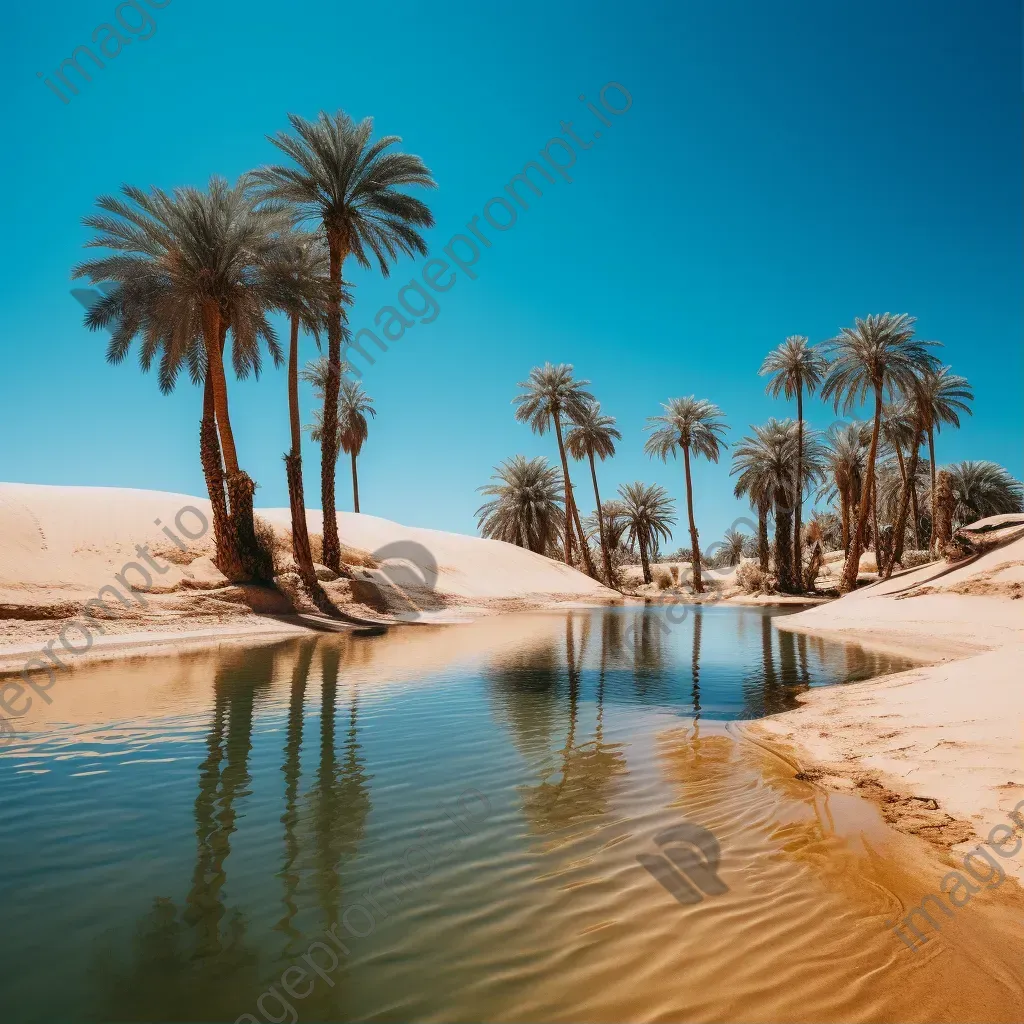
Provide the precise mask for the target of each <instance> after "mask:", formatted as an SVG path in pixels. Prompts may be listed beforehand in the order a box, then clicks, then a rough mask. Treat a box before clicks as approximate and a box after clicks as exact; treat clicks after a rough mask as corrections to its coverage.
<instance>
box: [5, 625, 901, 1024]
mask: <svg viewBox="0 0 1024 1024" xmlns="http://www.w3.org/2000/svg"><path fill="white" fill-rule="evenodd" d="M903 667H906V663H902V662H899V661H897V660H895V659H892V658H889V657H885V656H879V655H873V654H869V653H867V652H865V651H864V650H862V649H860V648H857V647H847V646H842V645H837V644H832V643H825V642H822V641H817V640H811V639H808V638H806V637H804V636H798V635H794V634H790V633H786V632H780V631H777V630H775V629H774V628H773V626H772V615H771V613H769V612H767V611H764V610H760V609H736V608H716V607H710V608H705V609H703V610H699V609H698V610H696V611H693V610H691V612H690V614H689V615H688V616H687V618H686V619H685V621H684V622H682V623H681V624H679V625H669V624H668V623H667V620H666V618H665V609H664V608H647V609H630V608H614V609H607V610H594V611H589V610H580V611H573V612H569V613H557V614H556V613H543V614H541V613H538V614H522V615H513V616H503V617H501V618H500V619H494V620H485V621H483V622H481V623H477V624H474V625H470V626H459V627H428V626H422V627H410V628H407V629H403V630H398V631H392V633H390V634H389V635H387V636H383V637H376V638H367V639H351V638H346V637H333V636H332V637H319V638H313V639H289V640H284V641H277V642H264V643H260V644H256V645H250V646H240V645H232V644H224V645H222V646H221V647H220V648H218V649H214V650H207V651H202V652H198V653H193V654H188V655H179V656H168V657H162V658H152V659H148V660H142V659H137V660H134V661H129V662H123V663H117V664H109V665H97V666H94V667H89V668H83V669H81V670H79V671H76V672H75V673H73V675H72V677H71V678H70V679H69V681H68V682H66V683H65V684H64V686H65V687H66V688H68V689H66V690H64V691H61V692H58V691H54V704H53V706H52V708H51V709H49V711H50V717H49V718H48V719H47V720H46V721H45V722H39V723H28V726H27V727H28V728H29V730H30V731H29V732H27V734H26V737H27V738H23V741H19V743H18V744H17V745H15V746H13V747H8V748H6V749H4V750H3V752H2V755H0V865H2V868H3V870H2V874H0V906H2V907H3V930H2V933H0V977H2V983H3V984H2V989H3V996H2V999H3V1009H2V1012H0V1019H2V1020H4V1021H15V1022H25V1024H30V1022H52V1021H57V1020H61V1021H73V1022H92V1021H108V1020H109V1021H129V1020H135V1021H157V1020H159V1021H214V1020H215V1021H220V1020H225V1021H235V1020H237V1019H241V1020H248V1019H250V1017H251V1018H252V1019H256V1020H268V1021H273V1020H275V1019H276V1020H279V1021H285V1020H289V1021H290V1020H294V1019H301V1020H311V1021H312V1020H329V1021H342V1020H350V1019H375V1020H396V1021H398V1020H411V1019H417V1020H419V1019H437V1020H447V1019H467V1020H468V1019H474V1018H480V1019H482V1018H484V1017H487V1016H494V1015H496V1014H498V1013H499V1010H497V1009H496V1008H499V1007H500V1008H502V1009H501V1010H500V1015H503V1016H507V1017H509V1018H518V1019H529V1018H530V1016H531V1014H532V1013H534V1012H541V1013H543V1014H545V1015H548V1016H551V1015H554V1016H559V1015H560V1014H569V1015H571V1012H572V1011H571V1005H572V1004H571V998H572V997H571V996H570V994H569V993H571V992H572V990H573V988H574V986H573V985H572V984H569V983H567V982H566V983H565V984H563V985H562V986H561V989H560V991H561V992H562V993H564V995H562V996H551V997H549V998H550V999H554V1000H555V1002H554V1003H552V1002H547V1003H544V1002H541V1003H536V1004H531V1003H530V1002H529V999H528V997H527V996H525V995H524V993H525V991H526V989H527V988H528V987H529V985H532V984H536V985H541V982H542V981H543V980H545V979H547V978H549V976H550V974H551V972H553V971H556V970H564V969H568V967H569V965H568V964H565V963H564V962H562V961H561V960H560V957H561V955H562V954H560V953H559V950H562V953H563V954H564V952H565V949H566V946H565V942H564V939H560V938H558V933H559V929H560V928H563V927H565V924H566V922H567V921H569V920H572V919H573V914H574V913H576V912H578V907H579V906H580V904H578V903H573V902H572V898H573V897H572V894H573V893H574V892H575V891H576V887H577V886H583V887H584V888H586V887H587V886H590V885H593V884H596V881H595V880H596V879H597V878H598V877H600V878H604V877H605V876H604V875H603V874H602V871H606V870H609V865H610V864H617V863H619V861H617V860H616V857H619V856H620V855H619V854H613V853H606V852H602V851H611V850H614V848H615V845H616V843H617V842H619V841H620V840H618V839H615V838H614V836H612V837H610V836H609V832H608V830H609V829H612V831H613V832H614V831H615V829H618V830H619V831H620V832H622V834H623V835H625V834H626V833H628V832H630V831H631V828H632V825H630V827H629V828H626V827H625V825H624V823H626V825H629V823H631V822H634V823H635V821H639V820H640V819H641V818H643V817H644V816H645V815H656V814H657V813H660V809H662V808H664V807H666V806H668V805H669V804H670V803H671V799H670V797H669V796H668V795H667V790H666V788H665V786H666V783H665V780H664V778H663V777H662V776H663V773H662V774H659V770H658V767H657V765H658V763H659V762H658V758H659V756H660V755H659V753H658V749H659V743H660V742H661V741H660V739H659V737H661V736H662V735H663V733H664V732H665V730H669V731H670V732H671V731H672V730H677V729H685V730H687V731H686V733H685V735H687V736H690V735H695V734H697V733H699V730H700V729H701V728H702V727H704V728H705V729H710V730H711V731H712V733H713V734H715V735H721V736H723V737H725V736H727V735H728V732H727V730H726V729H725V727H724V726H722V725H715V724H714V723H716V722H727V721H729V720H734V719H741V718H754V717H759V716H762V715H766V714H773V713H776V712H779V711H783V710H785V709H787V708H790V707H793V706H794V705H795V702H796V696H797V695H798V694H799V693H800V692H802V691H803V690H805V689H807V688H808V687H810V686H818V685H828V684H841V683H844V682H846V681H849V680H852V679H861V678H866V677H868V676H870V675H873V674H877V673H880V672H885V671H892V670H895V669H899V668H903ZM71 688H73V689H71ZM62 694H63V695H62ZM673 735H674V733H673ZM729 742H730V743H731V742H732V741H731V740H730V741H729ZM652 820H653V818H652ZM623 829H625V831H623ZM410 851H414V852H411V853H410ZM569 851H571V854H570V852H569ZM621 863H622V864H623V865H624V864H625V863H626V861H622V862H621ZM630 863H631V861H630ZM389 870H391V871H392V872H398V873H400V877H401V878H402V882H401V883H400V884H399V885H398V888H395V887H394V885H392V886H391V887H390V888H388V887H385V889H384V891H383V892H382V891H381V890H380V888H379V882H380V879H381V877H382V875H384V874H385V872H387V871H389ZM567 871H568V872H569V874H570V875H571V881H570V883H569V884H568V886H566V885H565V884H563V883H564V882H565V879H564V877H563V876H564V874H565V872H567ZM410 872H411V873H410ZM595 872H596V875H595V874H594V873H595ZM392 877H399V875H398V874H393V875H392ZM630 877H631V878H632V877H633V876H630ZM552 879H559V881H557V882H554V883H553V882H552ZM374 886H378V888H377V890H376V891H375V889H374ZM368 891H369V892H370V895H371V897H372V898H368V897H366V895H365V894H366V893H367V892H368ZM375 892H376V895H374V893H375ZM651 898H652V899H653V898H654V897H653V896H652V897H651ZM374 899H376V902H374ZM555 905H557V906H559V907H561V910H560V914H561V916H552V915H553V914H554V909H553V908H554V906H555ZM598 905H599V904H598ZM356 906H358V907H360V908H361V909H353V908H354V907H356ZM588 913H597V910H596V908H595V907H594V906H591V907H590V908H589V909H588ZM597 917H598V918H600V917H601V914H600V913H597ZM588 927H589V926H588ZM332 928H333V929H334V944H333V945H332V944H331V940H330V937H329V936H327V937H325V932H329V931H330V930H331V929H332ZM573 934H574V935H575V934H577V932H576V931H574V932H573ZM581 934H589V932H588V931H587V930H586V929H584V931H583V932H582V933H581ZM525 936H529V939H528V941H527V939H526V938H524V937H525ZM314 942H321V943H323V947H322V948H321V947H315V948H314V949H313V952H312V957H313V962H314V963H315V964H319V965H320V966H321V967H323V968H325V971H324V974H323V975H318V974H316V973H315V967H314V965H313V964H306V966H305V967H304V968H303V967H302V964H303V961H302V960H301V957H302V956H303V955H310V947H311V943H314ZM342 945H344V949H343V948H342ZM570 945H571V944H570ZM331 957H334V959H335V960H336V961H337V966H336V967H334V968H333V969H331V970H326V968H329V967H330V966H331ZM295 964H298V965H299V969H298V970H297V972H293V973H292V974H291V975H290V981H289V984H290V986H291V988H292V990H293V991H304V990H305V989H306V988H307V987H309V991H308V993H307V994H306V995H305V996H304V997H303V998H301V999H299V998H298V997H295V996H292V997H285V996H283V994H282V988H281V984H282V982H281V976H282V974H283V973H284V972H285V971H286V970H287V968H288V967H289V966H290V965H295ZM559 964H561V967H559V966H558V965H559ZM302 973H305V974H306V976H307V977H306V979H305V980H304V981H300V980H299V975H300V974H302ZM582 979H583V976H581V977H580V979H579V980H580V983H581V984H583V980H582ZM524 986H526V988H524ZM272 987H273V989H274V990H276V992H277V995H274V994H273V993H272V992H271V988H272ZM542 987H543V986H542ZM268 993H269V994H268ZM261 998H262V1007H261V1006H260V1004H259V1000H260V999H261ZM559 998H565V999H566V1000H569V1002H567V1005H566V1007H562V1008H559V1006H558V1005H557V1000H558V999H559ZM246 1014H248V1015H250V1017H246V1016H244V1015H246ZM597 1015H598V1016H600V1014H599V1013H598V1014H597Z"/></svg>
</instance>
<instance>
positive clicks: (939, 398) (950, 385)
mask: <svg viewBox="0 0 1024 1024" xmlns="http://www.w3.org/2000/svg"><path fill="white" fill-rule="evenodd" d="M918 394H919V399H918V400H919V404H920V409H921V413H922V416H923V421H924V430H925V433H926V434H927V436H928V460H929V462H930V469H929V472H930V474H931V495H932V505H931V510H932V534H931V539H930V540H929V542H928V550H929V551H932V550H934V548H935V523H936V519H937V513H936V507H935V495H936V493H937V488H936V486H935V433H936V431H939V430H941V429H942V424H943V423H948V424H950V425H951V426H954V427H956V428H957V429H959V428H960V414H961V413H965V414H966V415H968V416H970V415H971V408H970V406H969V405H968V404H967V403H968V402H972V401H974V391H973V389H972V388H971V385H970V383H969V382H968V380H967V378H966V377H959V376H957V375H956V374H955V373H953V372H952V368H951V367H949V366H943V367H940V368H939V369H937V370H936V369H929V371H928V372H926V373H924V374H923V375H922V379H921V382H920V386H919V391H918Z"/></svg>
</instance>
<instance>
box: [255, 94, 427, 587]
mask: <svg viewBox="0 0 1024 1024" xmlns="http://www.w3.org/2000/svg"><path fill="white" fill-rule="evenodd" d="M288 121H289V123H290V124H291V127H292V131H293V132H294V134H292V135H290V134H288V133H287V132H278V133H277V134H276V135H274V136H272V137H271V138H270V141H271V142H272V143H273V144H274V145H275V146H276V147H277V148H278V149H279V150H281V152H282V153H284V154H285V155H286V156H287V157H288V158H289V159H290V160H291V161H292V162H293V166H288V165H273V166H270V167H264V168H261V169H260V170H259V171H256V172H255V175H254V177H255V178H256V180H257V181H258V182H259V183H260V185H261V186H262V189H263V195H264V196H265V197H267V198H268V199H271V200H281V201H283V202H285V203H288V204H290V205H291V206H293V207H294V208H295V210H296V211H297V212H298V215H299V216H300V217H301V218H302V219H303V220H305V221H310V222H312V223H314V224H316V225H317V226H318V228H319V230H320V231H321V232H322V233H323V237H324V240H325V241H326V243H327V250H328V258H329V278H330V296H329V302H328V316H327V356H328V360H329V362H328V369H329V373H328V377H327V382H326V388H325V399H326V400H325V402H324V428H325V438H326V443H325V444H324V446H323V447H322V449H321V467H320V470H321V472H320V487H321V502H322V505H323V513H324V563H325V564H326V565H327V566H328V567H329V568H331V569H333V570H334V571H335V572H337V573H341V572H342V568H341V543H340V541H339V539H338V519H337V513H336V510H335V503H334V473H335V465H336V463H337V458H338V452H337V445H338V440H337V436H338V430H337V409H338V392H339V390H340V387H341V372H342V371H341V361H342V360H341V343H342V302H343V296H342V284H341V281H342V270H343V268H344V263H345V260H346V259H348V257H349V256H352V257H354V259H355V261H356V263H357V264H358V265H359V266H361V267H364V268H366V269H369V268H370V267H371V265H372V262H373V261H376V263H377V265H378V266H379V268H380V272H381V274H383V275H384V276H385V277H387V276H388V273H389V264H390V263H391V262H392V261H394V260H395V259H396V258H397V257H398V256H399V255H401V254H403V253H404V254H406V255H410V256H411V255H414V254H417V253H418V254H419V255H425V254H426V252H427V245H426V242H425V241H424V240H423V237H422V235H421V234H420V233H419V231H418V230H417V229H419V228H429V227H432V226H433V224H434V218H433V215H432V214H431V212H430V210H429V209H428V207H427V206H426V204H425V203H423V202H421V201H420V200H419V199H416V198H415V197H413V196H410V195H407V194H406V193H405V192H403V191H402V189H403V188H405V187H407V186H409V185H419V186H421V187H423V188H436V185H437V183H436V182H435V181H434V179H433V177H432V176H431V174H430V171H429V170H428V169H427V167H426V166H425V165H424V163H423V161H422V160H421V159H420V158H419V157H418V156H414V155H411V154H408V153H395V152H388V150H389V149H390V148H391V147H392V146H394V145H395V144H396V143H399V142H401V141H402V140H401V139H400V138H399V137H398V136H397V135H386V136H384V137H383V138H380V139H378V140H377V141H376V142H373V143H371V142H370V137H371V135H372V134H373V120H372V119H371V118H366V119H364V120H362V121H360V122H359V123H358V124H357V123H356V122H355V121H353V120H352V118H351V117H349V116H348V114H346V113H344V112H343V111H341V110H339V111H338V112H337V113H335V114H333V115H332V114H328V113H327V112H326V111H321V112H320V115H319V116H318V117H317V119H316V120H315V121H307V120H306V119H305V118H302V117H299V116H298V115H297V114H289V115H288Z"/></svg>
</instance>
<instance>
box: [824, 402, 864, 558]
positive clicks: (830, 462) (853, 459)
mask: <svg viewBox="0 0 1024 1024" xmlns="http://www.w3.org/2000/svg"><path fill="white" fill-rule="evenodd" d="M870 440H871V428H870V427H869V426H868V425H867V424H866V423H860V422H857V421H854V422H852V423H842V424H839V423H837V424H833V426H832V427H830V428H829V430H828V432H827V433H826V434H825V482H824V484H823V485H822V487H821V489H820V490H819V492H818V496H819V497H822V498H824V499H825V500H826V501H829V502H832V501H837V502H838V504H839V516H840V520H841V522H842V538H843V551H844V552H845V553H846V554H849V553H850V533H851V530H850V519H851V511H852V510H853V509H855V508H856V507H857V506H858V504H859V503H860V496H861V489H862V487H863V485H864V476H865V469H866V462H867V454H868V444H869V443H870Z"/></svg>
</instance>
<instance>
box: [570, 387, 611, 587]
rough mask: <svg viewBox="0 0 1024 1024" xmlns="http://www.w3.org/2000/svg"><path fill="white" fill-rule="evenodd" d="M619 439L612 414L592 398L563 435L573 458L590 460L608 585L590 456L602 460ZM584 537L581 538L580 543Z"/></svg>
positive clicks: (606, 571)
mask: <svg viewBox="0 0 1024 1024" xmlns="http://www.w3.org/2000/svg"><path fill="white" fill-rule="evenodd" d="M621 440H622V434H621V433H620V432H619V431H618V430H617V429H616V427H615V418H614V417H613V416H604V415H602V413H601V406H600V403H598V402H594V403H592V404H591V405H589V406H587V409H586V412H585V413H584V414H583V415H582V416H581V417H580V418H579V419H578V420H577V421H576V424H575V426H573V427H572V428H571V429H570V430H569V433H568V434H566V436H565V446H566V448H567V449H568V450H569V454H570V455H571V456H572V457H573V458H574V459H582V458H584V457H586V458H588V459H589V460H590V478H591V480H593V481H594V501H595V502H596V511H595V513H594V514H595V515H596V516H597V530H598V534H599V536H600V538H601V557H602V559H603V560H604V575H605V579H606V580H607V582H608V585H609V586H611V585H612V563H611V557H610V555H609V554H608V540H607V538H606V537H605V532H604V517H603V516H602V514H601V494H600V492H599V491H598V488H597V469H596V468H595V467H594V456H595V455H596V456H597V457H598V458H599V459H601V460H602V461H603V460H604V459H606V458H608V457H609V456H611V455H614V454H615V442H616V441H621ZM585 543H586V540H585V539H584V544H585Z"/></svg>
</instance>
